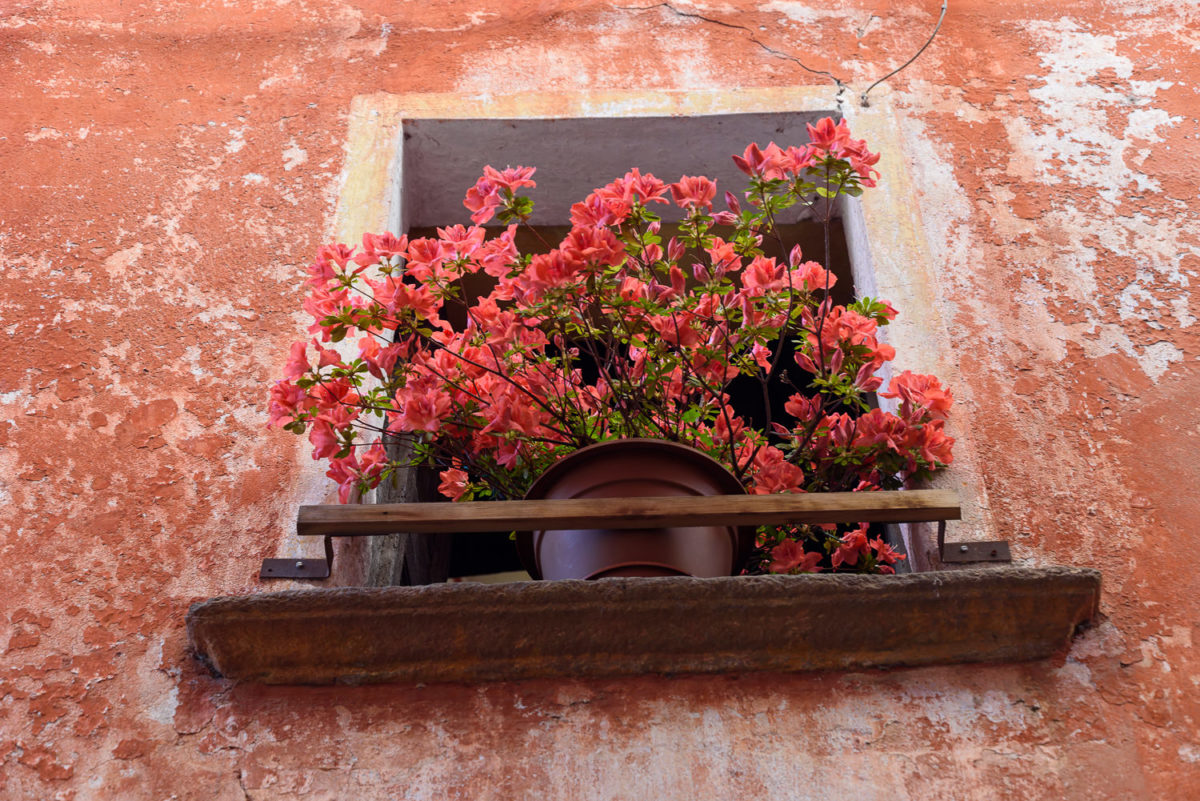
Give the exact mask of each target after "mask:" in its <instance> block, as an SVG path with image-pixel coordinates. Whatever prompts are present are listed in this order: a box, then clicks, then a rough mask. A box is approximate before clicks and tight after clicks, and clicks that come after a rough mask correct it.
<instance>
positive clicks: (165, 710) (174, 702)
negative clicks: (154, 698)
mask: <svg viewBox="0 0 1200 801" xmlns="http://www.w3.org/2000/svg"><path fill="white" fill-rule="evenodd" d="M178 708H179V689H178V688H177V687H172V688H171V689H170V690H168V691H167V693H166V694H165V695H164V696H163V697H162V698H161V699H159V701H158V702H157V703H155V704H153V705H152V706H150V707H149V708H147V709H146V717H148V718H150V719H151V720H153V721H154V722H156V723H161V724H163V725H164V726H173V725H174V724H175V710H176V709H178Z"/></svg>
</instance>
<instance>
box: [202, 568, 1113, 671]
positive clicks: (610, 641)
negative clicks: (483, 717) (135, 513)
mask: <svg viewBox="0 0 1200 801" xmlns="http://www.w3.org/2000/svg"><path fill="white" fill-rule="evenodd" d="M1099 597H1100V573H1099V572H1098V571H1096V570H1090V569H1084V568H1064V567H1048V568H1027V567H1006V568H989V569H969V570H959V571H947V572H937V573H918V574H910V575H901V576H851V575H815V576H755V577H737V578H723V579H692V578H655V579H603V580H600V581H555V582H531V583H520V584H501V585H487V584H439V585H429V586H423V587H387V588H342V589H329V590H295V591H288V592H274V593H262V594H258V595H250V596H244V597H237V598H213V599H211V600H208V601H204V602H202V603H197V604H194V605H193V606H192V608H191V609H190V610H189V612H188V616H187V627H188V635H189V639H190V642H191V645H192V648H193V649H194V651H195V653H196V655H197V657H198V658H200V659H202V660H204V661H205V662H207V663H208V664H209V665H210V666H211V668H212V669H213V670H214V671H215V672H216V673H218V674H219V675H222V676H224V677H226V678H228V679H233V680H236V681H251V682H265V683H268V684H331V683H366V682H384V681H395V682H414V681H415V682H433V681H492V680H505V679H528V678H541V677H555V676H574V677H598V676H618V675H632V674H644V673H714V672H745V671H757V670H771V671H802V670H830V669H834V670H836V669H845V668H864V667H891V666H902V665H931V664H948V663H956V662H987V661H1004V662H1006V661H1022V660H1033V659H1042V658H1045V657H1048V656H1050V655H1052V654H1054V653H1055V652H1057V651H1059V650H1061V649H1063V648H1065V647H1066V646H1067V644H1068V643H1069V641H1070V639H1071V636H1072V634H1073V633H1074V632H1075V630H1076V628H1077V627H1079V626H1080V625H1081V624H1084V623H1087V622H1088V621H1090V620H1092V619H1093V618H1094V617H1095V615H1096V613H1097V606H1098V603H1099Z"/></svg>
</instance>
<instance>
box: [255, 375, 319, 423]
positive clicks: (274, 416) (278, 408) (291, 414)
mask: <svg viewBox="0 0 1200 801" xmlns="http://www.w3.org/2000/svg"><path fill="white" fill-rule="evenodd" d="M314 405H316V402H315V401H314V400H313V399H312V398H310V397H308V393H307V392H305V391H304V390H303V389H301V388H300V387H298V386H296V385H295V384H293V383H292V382H291V381H276V382H275V383H274V384H272V385H271V399H270V401H269V402H268V405H267V414H268V422H267V425H268V426H274V427H279V428H282V427H283V426H285V425H287V424H288V423H290V422H291V421H292V420H293V419H294V418H295V416H296V413H297V412H300V411H304V410H306V409H311V408H312V407H313V406H314Z"/></svg>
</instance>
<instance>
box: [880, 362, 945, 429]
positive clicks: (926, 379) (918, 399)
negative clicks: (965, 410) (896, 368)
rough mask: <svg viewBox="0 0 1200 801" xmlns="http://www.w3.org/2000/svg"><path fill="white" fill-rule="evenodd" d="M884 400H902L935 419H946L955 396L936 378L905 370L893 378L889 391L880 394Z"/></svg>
mask: <svg viewBox="0 0 1200 801" xmlns="http://www.w3.org/2000/svg"><path fill="white" fill-rule="evenodd" d="M879 395H880V397H884V398H900V399H902V400H903V402H904V403H906V404H911V406H912V407H914V408H915V409H919V410H924V411H926V412H928V413H929V414H930V415H931V416H932V417H934V418H939V419H940V418H945V417H946V414H947V413H948V412H949V411H950V406H951V404H953V403H954V394H953V393H951V392H950V390H948V389H943V388H942V383H941V382H940V381H938V379H937V378H936V377H935V376H931V375H921V374H919V373H913V372H910V371H908V370H905V371H904V372H903V373H901V374H900V375H897V376H892V380H891V382H890V383H889V384H888V391H887V392H881V393H879Z"/></svg>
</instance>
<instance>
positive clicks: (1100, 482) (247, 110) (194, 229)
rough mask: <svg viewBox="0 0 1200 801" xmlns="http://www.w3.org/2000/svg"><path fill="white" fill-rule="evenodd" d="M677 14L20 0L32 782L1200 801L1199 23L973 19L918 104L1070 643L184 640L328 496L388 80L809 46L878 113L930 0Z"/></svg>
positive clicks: (1000, 446)
mask: <svg viewBox="0 0 1200 801" xmlns="http://www.w3.org/2000/svg"><path fill="white" fill-rule="evenodd" d="M642 5H645V6H647V7H648V8H647V9H646V10H636V9H634V8H632V5H631V6H629V7H626V8H623V9H621V8H616V7H613V6H610V5H607V4H600V3H589V2H561V3H532V2H523V1H522V0H506V2H503V3H496V2H470V3H467V2H459V1H458V0H444V2H436V3H433V2H420V3H418V2H409V3H404V4H395V3H383V2H375V3H370V2H359V3H348V2H347V3H338V2H332V1H328V2H308V3H294V4H293V3H288V4H283V3H274V2H258V3H255V2H237V3H206V2H199V3H177V4H174V5H169V6H166V7H164V6H161V5H156V4H151V3H135V2H126V3H122V4H114V3H109V2H102V1H101V0H90V1H89V0H76V2H60V3H51V2H22V1H21V0H18V2H16V3H13V2H7V3H4V4H2V5H0V97H2V98H3V100H2V101H0V189H2V190H3V191H2V193H0V271H2V272H0V276H2V277H0V315H2V326H3V329H4V331H5V334H6V342H5V346H4V349H3V357H2V358H0V509H3V512H2V513H0V521H2V529H0V531H2V539H0V543H2V545H0V559H2V560H3V561H2V564H3V568H4V569H3V575H4V576H5V579H6V580H5V586H4V587H3V590H2V592H0V614H2V616H3V623H4V625H3V626H2V627H0V651H2V652H3V654H4V655H3V659H2V660H0V796H2V797H4V798H14V799H24V798H29V799H50V798H63V799H70V798H74V799H90V798H97V799H106V798H130V799H143V798H144V799H164V798H172V797H174V798H180V799H192V798H194V799H222V800H223V799H245V798H253V799H271V798H291V797H297V796H299V797H310V798H364V799H370V798H393V797H411V798H456V797H462V798H520V797H539V796H541V797H547V798H571V797H580V798H641V797H647V798H653V797H657V798H690V797H712V798H741V797H751V796H754V797H763V798H777V799H792V798H853V799H871V798H881V799H882V798H913V799H916V798H921V799H991V798H1072V799H1074V798H1079V799H1082V798H1088V799H1095V798H1112V799H1125V798H1137V799H1142V798H1145V799H1184V798H1191V797H1200V734H1198V731H1200V701H1197V698H1198V697H1200V693H1198V688H1197V684H1198V683H1200V658H1198V657H1197V656H1196V655H1195V653H1194V651H1193V645H1194V641H1195V640H1196V639H1197V637H1200V629H1198V627H1197V611H1198V609H1200V606H1198V604H1197V601H1196V600H1195V599H1196V596H1197V594H1198V591H1200V582H1198V581H1197V579H1196V578H1195V574H1194V570H1193V562H1194V561H1195V560H1194V558H1193V554H1194V552H1195V551H1196V549H1197V547H1198V546H1200V533H1198V532H1197V529H1196V522H1197V520H1200V494H1198V493H1197V491H1196V487H1197V486H1198V485H1200V480H1198V479H1200V469H1198V468H1197V466H1196V461H1195V459H1194V458H1193V454H1194V453H1195V452H1196V447H1197V443H1200V410H1198V409H1197V405H1196V403H1195V397H1196V390H1197V388H1198V386H1200V383H1198V380H1197V379H1198V368H1197V359H1198V358H1200V340H1198V336H1197V331H1198V329H1197V326H1196V315H1200V312H1198V311H1197V301H1196V300H1195V299H1194V298H1193V296H1192V286H1191V284H1192V282H1194V281H1195V280H1196V277H1197V272H1198V271H1200V219H1198V218H1200V212H1198V211H1197V208H1198V198H1197V185H1198V183H1200V164H1198V151H1200V144H1198V142H1197V136H1198V135H1200V129H1198V126H1197V119H1196V117H1197V110H1198V109H1200V98H1198V97H1197V94H1196V92H1197V90H1196V87H1195V76H1196V75H1198V74H1200V55H1198V50H1200V36H1198V34H1197V33H1196V31H1197V30H1200V12H1198V11H1197V8H1196V6H1195V4H1194V3H1190V2H1185V0H1179V1H1178V2H1174V3H1170V2H1167V3H1163V2H1148V0H1142V1H1141V2H1136V1H1135V0H1124V1H1122V2H1080V3H1076V4H1073V5H1072V6H1071V7H1070V8H1068V7H1067V6H1066V5H1065V4H1043V3H1036V4H1026V5H1024V6H1017V5H1015V4H997V3H992V2H981V1H980V0H970V1H967V0H955V1H954V2H952V3H951V9H950V14H949V15H948V17H947V20H946V24H945V26H944V28H943V30H942V33H941V34H940V36H939V37H938V39H937V40H936V41H935V43H934V44H933V45H932V46H931V47H930V49H929V50H928V51H927V52H926V53H925V54H924V56H923V57H922V58H921V59H920V60H918V61H917V62H916V63H915V64H914V65H913V66H912V67H910V68H909V69H908V70H906V71H905V72H904V73H902V74H901V75H899V76H897V77H896V78H894V79H892V81H891V82H890V84H891V87H892V89H893V93H892V97H891V101H892V102H893V103H894V105H895V106H896V108H897V110H898V115H899V120H900V124H901V128H902V133H903V136H904V142H905V144H904V148H905V150H904V153H903V154H900V155H899V156H897V157H902V158H905V159H908V160H909V162H910V165H909V166H910V168H911V170H912V171H913V174H915V175H916V176H917V177H918V183H919V188H918V192H917V205H918V208H919V212H920V218H921V220H922V224H923V227H924V230H925V235H926V239H927V241H928V243H929V246H930V249H931V259H932V261H933V263H934V264H935V265H936V268H937V271H936V274H937V276H938V282H939V290H940V300H939V301H938V303H939V307H938V309H937V310H936V311H937V312H938V313H939V314H940V315H941V316H942V317H943V318H944V319H945V324H946V327H947V331H948V332H949V334H950V336H951V337H953V338H954V339H955V340H956V341H957V342H959V343H960V346H961V347H960V350H959V351H958V356H957V358H958V364H957V372H958V373H959V376H960V381H961V382H962V385H961V388H959V387H956V389H961V392H962V397H964V398H968V399H970V403H967V404H963V405H961V406H960V408H959V410H958V414H959V415H969V416H970V420H971V425H972V426H973V431H974V432H975V433H974V439H975V441H976V448H977V449H978V451H979V458H978V461H979V464H980V465H981V470H982V481H983V483H984V485H985V487H986V497H987V499H988V503H989V504H990V512H991V515H992V517H993V519H994V520H995V521H996V522H995V525H996V527H997V529H998V533H999V534H1000V535H1002V536H1005V537H1007V538H1009V539H1011V540H1012V541H1013V542H1014V544H1015V547H1016V549H1017V554H1018V557H1019V558H1020V559H1023V560H1026V561H1029V562H1031V563H1034V564H1070V565H1082V566H1094V567H1099V568H1101V569H1102V570H1103V571H1104V576H1105V581H1106V587H1105V596H1104V599H1103V602H1102V612H1103V614H1104V619H1103V621H1102V622H1101V623H1100V625H1098V626H1097V627H1095V628H1094V629H1092V630H1090V631H1088V632H1086V633H1085V634H1084V635H1083V636H1081V637H1080V638H1079V639H1077V640H1076V642H1075V644H1074V646H1073V647H1072V649H1071V651H1070V653H1069V654H1066V655H1064V656H1063V658H1061V659H1059V660H1056V661H1054V662H1051V663H1043V664H1033V665H1016V666H1003V665H1000V666H986V667H979V666H971V667H961V668H937V669H922V670H910V671H896V672H891V673H880V672H872V673H856V674H828V675H798V676H783V675H768V676H730V677H644V678H637V679H629V680H620V681H605V682H594V683H579V682H526V683H514V684H495V685H488V686H481V687H467V686H426V687H411V686H384V687H370V688H336V689H304V688H269V689H268V688H261V687H253V686H239V687H231V686H229V685H227V684H226V683H224V682H222V681H219V680H215V679H212V678H210V677H209V676H207V674H206V673H205V672H204V671H203V669H202V668H201V667H200V666H199V665H198V664H196V663H195V662H194V661H193V660H192V659H191V658H190V657H189V656H188V655H187V653H186V652H185V638H184V634H183V615H184V612H185V610H186V608H187V605H188V604H189V603H190V602H192V601H194V600H196V599H199V598H205V597H210V596H214V595H226V594H238V593H246V592H253V591H256V590H261V589H262V586H261V585H260V584H259V582H258V581H257V579H256V571H257V565H258V562H259V560H260V559H261V558H262V557H264V556H273V555H276V554H277V552H278V550H279V548H280V544H281V542H283V541H284V538H285V537H286V533H287V531H288V529H289V525H290V522H291V519H292V518H293V516H294V513H295V507H296V505H297V504H298V503H299V502H300V501H301V499H307V500H312V499H315V498H318V497H320V493H321V490H320V489H319V488H318V487H316V486H315V485H313V484H312V483H311V482H309V481H308V479H306V478H303V477H304V476H307V475H309V473H310V472H311V471H305V470H304V469H303V466H304V462H305V461H306V460H307V458H308V457H307V453H306V452H305V448H304V447H303V443H302V442H300V441H298V440H296V439H295V438H293V437H291V436H290V435H287V434H284V433H282V432H268V431H266V430H265V428H264V420H265V387H266V383H267V381H268V380H269V379H271V378H273V377H274V376H275V374H276V373H277V372H278V370H279V368H280V365H281V363H282V360H283V356H284V354H285V352H286V346H287V343H288V342H290V341H291V340H292V339H293V338H294V337H295V334H296V331H297V330H298V328H299V327H300V324H301V317H300V315H299V314H297V313H296V306H297V301H298V298H299V292H300V290H299V276H300V275H301V272H302V269H303V266H304V264H305V263H306V262H307V260H308V258H309V257H310V255H311V254H312V252H313V251H314V249H315V247H316V245H317V244H319V243H320V242H321V241H322V239H323V237H324V234H325V232H326V231H327V230H328V228H329V227H330V226H331V225H332V219H333V215H334V211H335V205H336V199H337V197H338V193H339V191H340V189H341V186H342V178H341V176H342V174H343V170H344V168H345V164H344V152H345V150H344V148H345V139H346V133H347V117H348V114H349V109H350V104H351V99H352V98H353V97H355V96H357V95H360V94H364V93H369V92H460V93H465V94H468V95H472V96H486V95H489V94H491V95H499V94H508V93H514V92H523V91H543V92H544V91H559V92H564V93H569V92H573V91H579V90H586V89H632V88H650V89H656V88H657V89H685V90H686V89H711V88H714V87H715V88H726V89H736V88H738V87H751V86H755V87H783V86H791V85H813V84H816V85H821V84H822V81H823V80H824V79H822V78H821V76H818V75H814V74H812V73H810V72H806V71H805V70H804V69H803V68H802V67H801V66H800V65H799V64H798V63H797V62H795V61H794V60H790V59H787V58H781V57H779V54H791V55H793V56H795V57H797V58H799V59H800V60H801V61H803V62H804V64H806V65H807V66H809V67H812V68H813V69H817V70H831V71H832V72H834V73H835V74H837V75H838V76H839V77H841V78H842V79H843V80H845V81H847V82H848V83H850V84H851V85H852V86H853V87H854V88H855V89H859V90H861V88H863V87H864V86H865V85H866V84H867V83H869V82H870V81H871V80H874V79H875V78H876V77H878V76H880V75H881V74H883V73H884V72H886V71H887V70H888V69H890V68H891V67H892V66H894V65H896V64H898V63H900V62H901V61H903V60H904V59H906V58H907V57H908V56H909V55H910V54H911V53H912V52H913V51H914V50H915V48H916V47H917V46H919V44H920V43H921V42H922V41H923V40H924V38H925V36H926V35H927V32H928V31H929V30H930V28H931V27H932V24H933V22H934V20H935V18H936V10H937V5H938V4H937V3H936V2H935V0H924V1H923V2H919V3H918V2H911V0H910V1H908V2H901V1H900V0H897V2H893V3H875V2H870V1H869V0H858V1H857V2H851V3H841V4H837V5H838V8H837V10H835V11H824V10H818V9H817V6H818V5H819V6H822V7H823V6H825V5H827V4H816V3H803V2H788V1H787V0H774V1H773V2H769V3H761V4H750V3H704V4H678V5H674V6H667V5H662V4H659V5H654V4H652V3H644V4H642ZM822 51H825V52H830V53H836V55H825V54H823V52H822ZM829 92H830V95H831V97H832V95H833V92H834V90H833V87H832V84H829ZM887 157H888V154H885V158H887ZM878 625H886V621H885V620H881V621H879V622H878ZM305 794H307V795H305Z"/></svg>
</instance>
